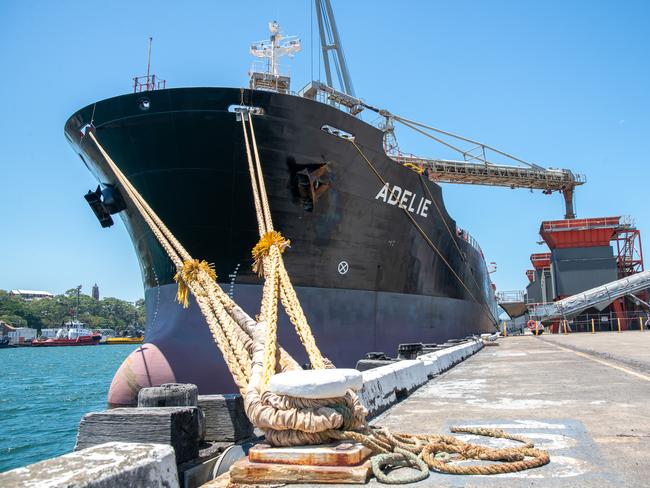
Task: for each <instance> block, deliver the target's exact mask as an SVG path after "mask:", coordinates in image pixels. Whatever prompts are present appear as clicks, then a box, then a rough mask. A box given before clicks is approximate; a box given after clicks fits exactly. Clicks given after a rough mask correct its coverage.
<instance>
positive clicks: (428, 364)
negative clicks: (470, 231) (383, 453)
mask: <svg viewBox="0 0 650 488" xmlns="http://www.w3.org/2000/svg"><path fill="white" fill-rule="evenodd" d="M478 349H480V347H476V346H475V343H468V344H466V345H461V346H458V347H455V348H451V349H448V350H446V351H443V352H442V353H441V354H440V355H439V356H438V357H437V359H435V360H432V359H421V360H419V361H401V362H398V363H395V364H394V365H392V366H389V367H388V368H390V369H391V371H392V372H391V373H390V375H389V376H385V375H384V376H383V377H384V378H389V377H390V381H387V380H385V379H381V377H382V375H381V374H379V368H378V369H375V370H369V371H368V372H367V373H364V378H365V381H367V383H366V384H365V385H366V386H368V387H370V388H368V391H367V393H369V394H370V393H371V392H374V393H377V395H374V398H384V399H386V400H387V401H390V404H382V403H375V404H373V406H372V408H373V409H374V410H375V411H377V412H383V413H380V414H379V415H378V416H376V417H375V418H374V419H373V421H372V423H374V424H377V425H382V426H384V427H387V428H388V429H390V430H391V431H394V432H407V433H449V427H450V426H467V427H481V426H482V427H494V428H501V429H504V430H506V431H507V432H509V433H512V434H520V435H523V436H526V437H528V438H530V439H531V440H532V441H533V442H534V443H535V445H536V447H539V448H541V449H546V450H548V452H549V454H550V456H551V463H550V464H548V465H546V466H543V467H541V468H537V469H532V470H528V471H523V472H518V473H512V474H503V475H492V476H458V475H444V474H439V473H435V472H431V475H430V477H429V478H428V479H426V480H424V481H421V482H419V483H414V484H411V485H410V486H414V487H424V486H440V487H461V486H462V487H491V486H499V487H524V486H526V487H528V486H544V487H560V486H578V487H581V486H585V487H614V486H626V487H642V486H643V487H645V486H648V479H647V478H648V475H649V474H650V466H649V465H648V460H647V453H648V452H649V451H650V420H648V416H647V406H648V400H649V399H650V332H648V331H625V332H623V333H617V332H606V333H603V332H599V333H596V334H588V333H574V334H568V335H546V334H544V335H542V336H539V337H535V336H532V335H524V336H508V337H502V338H500V339H499V340H498V341H497V342H496V343H493V345H492V347H483V348H482V349H480V350H478ZM472 352H475V354H474V355H471V353H472ZM430 357H431V356H430ZM421 358H422V357H421ZM462 358H466V359H465V360H464V361H463V362H461V363H460V364H457V365H456V366H454V367H453V368H452V369H448V368H449V367H451V365H452V364H453V363H457V362H458V361H460V360H462ZM420 363H421V364H420ZM436 371H438V372H436ZM429 373H432V374H429ZM373 375H374V376H373ZM420 376H422V379H418V378H419V377H420ZM427 376H429V378H430V379H427ZM373 378H374V379H373ZM373 382H374V383H373ZM409 382H410V383H409ZM406 383H408V384H407V385H406V386H407V388H406V389H407V390H408V393H406V395H398V398H397V399H395V398H394V397H393V399H392V400H390V395H387V392H388V390H386V388H392V389H393V390H391V393H393V395H394V393H395V392H396V391H398V390H399V389H400V388H402V387H404V386H405V384H406ZM366 386H364V388H366ZM382 388H383V390H382ZM380 393H383V394H380ZM400 400H401V401H400ZM395 402H397V403H395ZM200 404H201V400H200V399H199V405H200ZM179 408H181V407H179ZM138 410H139V409H138ZM154 410H156V412H163V410H164V409H154ZM163 413H164V412H163ZM160 415H162V413H160ZM206 418H207V417H206ZM455 435H457V436H458V437H460V438H461V439H463V440H466V441H469V442H476V443H483V444H486V445H490V446H492V447H506V446H511V445H513V443H512V441H508V440H504V439H494V438H484V437H476V436H472V435H459V434H455ZM117 440H118V441H119V439H117ZM127 442H128V441H127ZM140 442H144V441H140ZM154 442H155V441H154ZM129 446H133V447H129ZM104 451H106V452H104ZM84 452H87V454H84ZM178 455H179V453H178V452H177V453H176V457H178ZM136 458H137V459H136ZM89 459H92V460H93V463H97V464H102V467H101V469H102V470H103V472H104V473H105V474H106V480H105V481H107V482H108V480H109V479H110V480H112V483H114V482H118V484H119V481H118V480H123V481H125V482H126V480H131V481H132V480H134V479H135V480H138V482H141V483H139V484H138V483H135V485H137V486H178V482H177V481H176V479H177V473H176V466H175V463H174V449H173V448H172V447H171V446H165V445H161V444H143V443H140V444H124V443H120V442H113V443H110V444H103V445H97V446H95V447H91V448H89V449H84V450H81V451H77V452H75V453H72V454H69V455H66V456H63V457H61V458H55V459H53V460H49V461H44V462H42V463H38V464H36V465H32V466H31V467H27V469H25V468H19V469H18V470H14V471H13V472H8V473H3V474H2V475H0V486H4V485H3V483H8V486H32V485H33V483H34V482H35V481H38V480H40V481H41V482H42V481H44V480H45V479H47V480H49V481H50V482H52V481H53V482H54V484H47V483H46V484H43V486H64V485H65V486H86V487H94V486H100V485H101V486H104V485H102V483H101V482H100V481H99V479H97V478H96V477H95V475H93V476H90V475H89V473H90V472H91V471H92V469H91V468H92V467H93V466H92V464H93V463H91V466H88V465H87V463H88V460H89ZM177 461H178V460H177ZM465 462H469V463H471V462H472V461H465ZM71 463H72V464H71ZM75 463H76V464H75ZM176 464H177V463H176ZM72 468H74V469H72ZM95 468H98V466H95ZM71 469H72V471H73V472H74V473H71V471H70V470H71ZM75 470H76V471H75ZM64 478H65V480H64ZM55 480H58V481H60V482H64V481H65V482H64V483H63V484H58V482H57V481H55ZM224 481H225V484H224ZM187 482H188V478H187V474H186V475H185V482H181V486H199V485H201V483H198V484H192V485H188V484H187ZM37 484H38V483H37ZM127 484H132V483H127ZM378 485H379V483H378V482H377V481H376V480H374V479H372V480H371V481H370V482H369V484H368V486H371V487H377V486H378ZM39 486H40V485H39ZM106 486H112V484H111V482H109V484H108V485H106ZM202 486H203V487H205V488H215V487H221V486H227V480H224V479H223V478H221V479H217V480H214V481H211V482H208V483H207V484H203V485H202ZM301 486H305V487H309V486H312V487H315V486H328V487H332V486H337V485H332V484H328V485H314V484H312V485H308V484H307V485H305V484H302V485H301ZM339 486H351V485H339Z"/></svg>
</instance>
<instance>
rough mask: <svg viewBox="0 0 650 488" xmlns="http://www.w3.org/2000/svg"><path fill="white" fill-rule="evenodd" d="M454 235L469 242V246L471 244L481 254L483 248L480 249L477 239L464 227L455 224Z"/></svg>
mask: <svg viewBox="0 0 650 488" xmlns="http://www.w3.org/2000/svg"><path fill="white" fill-rule="evenodd" d="M456 235H457V236H458V237H459V238H461V239H463V240H464V241H466V242H467V243H469V245H470V246H472V247H473V248H474V249H476V250H477V251H478V252H479V253H480V254H481V256H483V249H481V246H480V245H479V243H478V241H477V240H476V239H474V237H472V235H471V234H470V233H469V232H467V231H466V230H464V229H461V228H460V227H458V226H456Z"/></svg>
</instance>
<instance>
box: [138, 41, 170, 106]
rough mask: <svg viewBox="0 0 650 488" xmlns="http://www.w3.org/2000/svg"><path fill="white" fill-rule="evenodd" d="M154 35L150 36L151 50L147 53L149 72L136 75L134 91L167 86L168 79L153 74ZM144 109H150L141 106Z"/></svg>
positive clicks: (151, 89) (158, 88)
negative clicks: (152, 49)
mask: <svg viewBox="0 0 650 488" xmlns="http://www.w3.org/2000/svg"><path fill="white" fill-rule="evenodd" d="M152 45H153V37H149V51H148V53H147V74H146V75H145V76H135V77H134V78H133V93H140V92H145V91H153V90H160V89H164V88H167V80H161V79H160V78H158V79H156V75H155V74H153V75H152V74H151V48H152ZM141 108H142V110H148V107H147V108H143V107H141Z"/></svg>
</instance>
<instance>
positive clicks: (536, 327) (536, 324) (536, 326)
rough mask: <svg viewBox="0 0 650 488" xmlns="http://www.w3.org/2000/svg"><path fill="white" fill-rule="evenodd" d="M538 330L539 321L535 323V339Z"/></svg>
mask: <svg viewBox="0 0 650 488" xmlns="http://www.w3.org/2000/svg"><path fill="white" fill-rule="evenodd" d="M538 329H539V321H537V322H535V337H537V331H538Z"/></svg>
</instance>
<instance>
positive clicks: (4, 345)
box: [0, 336, 16, 349]
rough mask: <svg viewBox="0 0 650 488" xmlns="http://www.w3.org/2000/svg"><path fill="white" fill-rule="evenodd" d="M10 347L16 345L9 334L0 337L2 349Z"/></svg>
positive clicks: (0, 347)
mask: <svg viewBox="0 0 650 488" xmlns="http://www.w3.org/2000/svg"><path fill="white" fill-rule="evenodd" d="M9 347H16V346H14V345H13V344H12V343H11V339H10V338H9V336H2V337H0V349H5V348H9Z"/></svg>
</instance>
